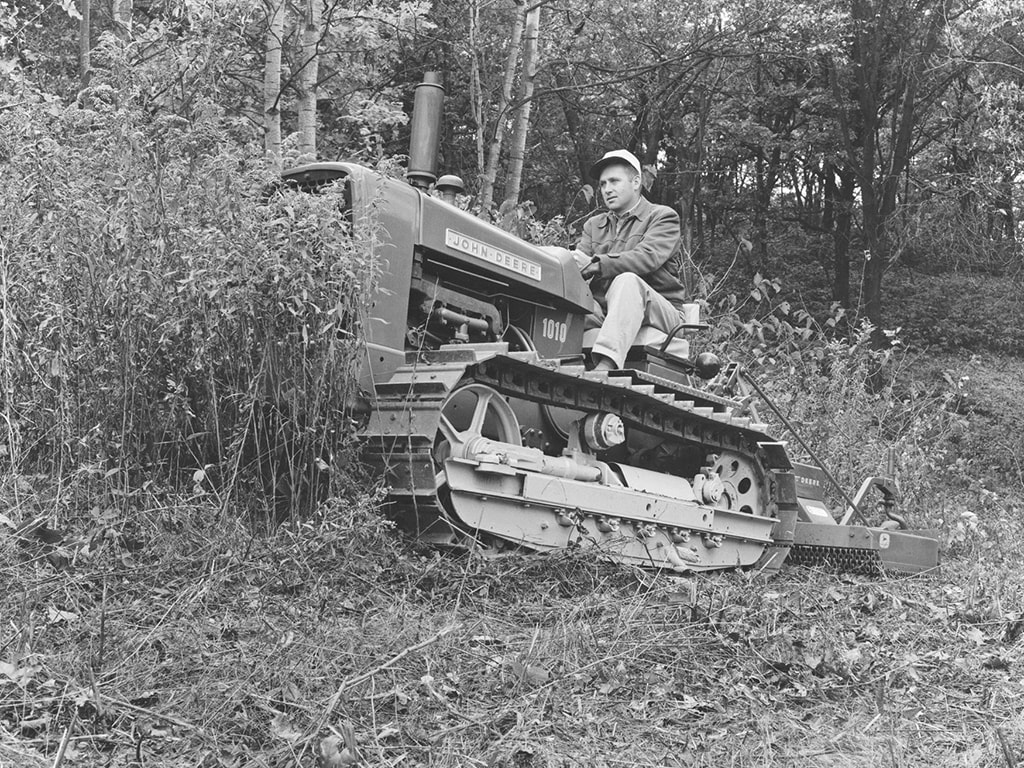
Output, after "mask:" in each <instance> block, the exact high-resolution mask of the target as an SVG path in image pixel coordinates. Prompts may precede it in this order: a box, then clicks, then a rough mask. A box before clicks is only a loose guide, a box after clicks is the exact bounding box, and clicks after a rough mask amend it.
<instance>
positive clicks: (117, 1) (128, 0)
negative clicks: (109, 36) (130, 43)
mask: <svg viewBox="0 0 1024 768" xmlns="http://www.w3.org/2000/svg"><path fill="white" fill-rule="evenodd" d="M112 11H113V17H114V32H115V33H116V34H117V36H118V37H119V38H121V39H122V40H128V39H130V38H131V36H132V0H114V3H113V8H112Z"/></svg>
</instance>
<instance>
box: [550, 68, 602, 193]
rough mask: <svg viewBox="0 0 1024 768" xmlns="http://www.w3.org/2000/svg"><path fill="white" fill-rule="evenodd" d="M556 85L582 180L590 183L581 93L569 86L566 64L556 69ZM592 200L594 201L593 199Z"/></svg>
mask: <svg viewBox="0 0 1024 768" xmlns="http://www.w3.org/2000/svg"><path fill="white" fill-rule="evenodd" d="M554 78H555V86H556V87H557V88H558V100H559V101H560V102H561V103H562V113H563V114H564V115H565V127H566V131H567V132H568V134H569V140H570V141H572V146H573V150H574V154H575V155H576V169H577V171H579V174H580V180H581V181H582V182H583V183H584V184H589V183H590V177H589V176H588V175H587V174H588V173H589V172H590V162H591V161H590V158H588V156H587V152H586V150H585V148H584V147H583V146H582V145H581V143H580V142H581V140H582V139H583V132H582V130H581V129H580V99H579V93H577V92H576V91H574V90H572V89H570V88H569V78H568V77H566V75H565V66H564V65H559V66H558V67H556V68H555V71H554ZM590 202H593V200H591V201H590Z"/></svg>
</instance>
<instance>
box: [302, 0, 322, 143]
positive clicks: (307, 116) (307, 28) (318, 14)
mask: <svg viewBox="0 0 1024 768" xmlns="http://www.w3.org/2000/svg"><path fill="white" fill-rule="evenodd" d="M303 15H304V20H303V25H302V34H301V36H300V39H299V65H300V66H301V67H302V69H301V70H300V71H299V104H298V113H299V114H298V119H299V154H300V155H308V158H307V159H309V160H316V99H317V92H318V89H317V78H318V77H319V75H320V63H319V62H320V56H319V48H320V28H321V26H322V18H323V2H322V0H306V2H305V9H304V14H303Z"/></svg>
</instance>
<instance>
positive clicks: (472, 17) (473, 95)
mask: <svg viewBox="0 0 1024 768" xmlns="http://www.w3.org/2000/svg"><path fill="white" fill-rule="evenodd" d="M479 27H480V2H479V0H473V3H472V7H471V8H470V12H469V55H470V63H469V66H470V72H469V103H470V105H471V107H472V109H473V122H474V123H476V175H477V178H481V177H482V176H483V174H484V97H483V89H482V88H481V87H480V58H479V56H478V54H477V44H476V40H477V32H478V29H479Z"/></svg>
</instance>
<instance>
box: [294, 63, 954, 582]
mask: <svg viewBox="0 0 1024 768" xmlns="http://www.w3.org/2000/svg"><path fill="white" fill-rule="evenodd" d="M442 97H443V88H442V87H441V86H440V84H439V82H438V81H437V79H436V78H433V77H431V76H430V75H428V77H427V78H426V79H425V81H424V83H423V84H421V85H420V86H419V87H418V89H417V93H416V106H415V109H414V113H413V142H412V149H411V152H410V161H409V173H408V177H407V178H408V179H409V182H410V183H406V182H403V181H400V180H396V179H387V178H384V177H382V176H380V175H378V174H377V173H374V172H372V171H370V170H368V169H366V168H364V167H361V166H359V165H356V164H351V163H317V164H313V165H306V166H303V167H300V168H296V169H294V170H291V171H288V172H287V173H286V174H285V177H284V178H285V181H286V183H287V184H290V185H293V186H295V187H298V188H301V189H305V190H308V191H311V192H315V191H316V190H317V189H319V188H321V187H323V186H324V185H327V184H337V185H341V186H342V188H343V190H344V200H345V205H346V209H347V213H348V214H349V218H350V221H351V223H352V226H353V228H354V230H355V231H356V232H357V234H358V232H359V231H360V229H366V230H369V229H370V228H372V230H373V232H374V233H375V236H374V237H372V238H370V237H367V238H366V240H367V242H370V243H372V246H373V247H374V248H375V251H376V252H375V254H374V256H375V257H376V258H377V259H378V262H379V263H380V264H381V265H383V267H382V272H381V275H380V279H379V285H378V287H377V289H376V293H375V294H374V295H373V296H372V297H370V301H369V316H368V318H366V320H365V322H364V327H363V332H364V334H365V337H366V350H367V361H366V364H365V365H364V369H363V372H362V379H361V386H362V389H363V391H364V392H365V393H366V394H367V399H368V402H369V404H370V406H369V407H370V412H369V418H368V422H367V424H366V427H365V430H364V435H363V440H364V446H365V450H364V456H365V460H366V461H367V462H368V463H369V464H370V465H371V466H372V467H374V468H375V469H376V471H377V472H379V473H380V475H381V476H382V477H383V478H384V480H385V482H386V484H387V486H388V487H389V489H390V491H389V496H388V505H389V508H390V513H391V514H392V515H394V517H395V518H396V519H397V520H398V521H399V522H400V523H401V524H402V525H404V526H405V527H407V528H408V529H410V530H411V531H414V532H415V533H416V534H417V535H418V536H420V537H421V538H422V539H424V540H426V541H429V542H432V543H436V544H439V545H482V546H485V547H487V548H488V549H501V548H504V547H508V548H526V549H530V550H537V551H550V550H557V549H562V548H566V547H592V548H594V550H595V553H596V554H599V555H601V556H605V557H608V558H612V559H616V560H619V561H622V562H627V563H632V564H635V565H638V566H642V567H653V568H664V569H672V570H675V571H707V570H713V569H723V568H736V567H754V568H759V569H763V570H766V571H772V570H775V569H777V568H779V567H780V566H781V565H782V564H783V562H786V561H788V562H791V563H792V562H798V563H805V564H825V563H830V564H833V565H838V566H841V567H844V568H848V569H855V570H868V571H876V570H879V569H883V568H888V569H892V570H896V571H904V572H916V571H921V570H925V569H928V568H932V567H935V566H936V565H937V562H938V545H937V542H936V540H935V538H934V537H931V536H928V535H927V534H925V533H924V532H911V531H907V530H904V529H903V524H902V518H901V517H900V516H899V514H898V513H897V511H896V493H895V489H894V487H893V484H892V483H891V482H890V481H889V480H887V479H885V478H870V479H869V480H867V481H865V483H864V485H863V486H862V488H861V489H860V492H859V493H858V494H856V496H855V497H854V498H849V497H847V502H848V505H847V507H848V508H847V513H846V515H845V516H844V517H843V519H842V520H840V521H838V522H837V521H836V520H835V519H834V518H833V516H832V515H831V514H830V513H829V511H828V510H827V509H826V507H825V505H824V501H823V499H824V491H825V487H826V484H827V483H828V482H830V478H831V476H830V475H829V474H828V473H827V472H826V471H825V470H823V469H822V468H821V467H817V466H811V465H807V464H800V463H797V462H794V461H793V460H792V459H791V458H790V456H789V454H788V452H787V449H786V444H785V443H784V442H781V441H780V440H779V439H777V438H776V437H775V436H773V435H771V434H769V431H768V427H767V426H766V425H765V424H763V423H761V422H760V421H759V419H758V416H757V410H756V408H755V407H753V405H752V403H751V401H750V398H749V397H746V396H745V395H746V392H742V393H741V391H740V387H741V386H742V385H743V381H744V374H743V372H742V371H740V370H739V369H738V367H737V366H735V365H725V366H721V365H719V364H718V362H717V360H715V359H714V357H713V356H712V355H709V354H703V355H697V356H695V357H693V358H692V359H691V356H690V354H689V339H688V338H686V337H687V336H693V335H696V334H699V332H700V331H701V330H702V329H704V328H706V326H705V325H703V324H702V323H700V322H699V318H697V317H695V316H693V315H692V314H691V316H690V317H688V318H687V319H688V320H690V321H691V322H688V323H684V324H681V325H680V327H679V328H678V329H676V331H675V332H674V333H672V334H669V335H666V334H662V333H660V332H657V331H654V330H653V329H646V328H645V329H641V333H640V336H639V337H638V339H637V341H636V343H635V346H634V348H633V350H632V351H631V353H630V356H629V359H628V361H627V363H626V365H625V367H624V370H617V371H612V372H610V373H607V372H600V373H599V372H593V371H588V370H587V368H586V366H585V365H584V362H585V360H586V356H585V350H586V348H587V334H585V333H584V318H585V316H586V315H587V313H588V312H589V311H590V308H591V306H592V297H591V293H590V290H589V287H588V285H587V283H586V282H585V281H584V280H583V279H582V278H581V276H580V270H579V268H578V267H577V265H576V263H575V262H574V260H573V258H572V256H571V255H570V254H568V253H567V252H565V253H560V252H558V251H556V250H553V249H543V248H538V247H536V246H533V245H531V244H529V243H527V242H524V241H523V240H520V239H519V238H517V237H515V236H513V235H511V234H509V233H508V232H505V231H503V230H501V229H499V228H497V227H495V226H492V225H491V224H489V223H487V222H485V221H483V220H482V219H480V218H478V217H476V216H473V215H471V214H470V213H468V212H466V211H464V210H461V209H460V208H458V207H457V206H456V205H453V204H452V203H451V202H450V199H449V200H446V199H442V198H441V197H440V196H437V195H436V188H435V185H434V181H435V179H436V176H435V175H434V174H435V168H436V155H437V152H436V146H437V135H438V132H439V130H440V111H441V99H442ZM438 186H440V185H438ZM432 188H434V190H435V194H431V189H432ZM692 309H693V308H691V312H692ZM753 386H754V387H756V383H754V384H753ZM869 493H874V494H875V495H876V496H877V497H878V498H879V499H880V504H879V506H880V508H881V509H882V510H883V511H884V515H883V516H884V518H885V519H884V521H883V522H881V524H880V525H879V526H877V527H872V526H869V525H867V524H866V519H865V518H864V517H863V512H864V508H865V505H866V504H867V500H868V494H869ZM856 518H859V522H860V523H864V524H852V523H853V520H854V519H856Z"/></svg>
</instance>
